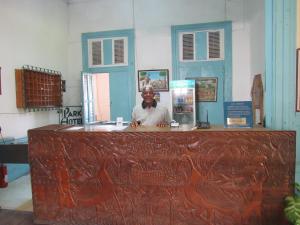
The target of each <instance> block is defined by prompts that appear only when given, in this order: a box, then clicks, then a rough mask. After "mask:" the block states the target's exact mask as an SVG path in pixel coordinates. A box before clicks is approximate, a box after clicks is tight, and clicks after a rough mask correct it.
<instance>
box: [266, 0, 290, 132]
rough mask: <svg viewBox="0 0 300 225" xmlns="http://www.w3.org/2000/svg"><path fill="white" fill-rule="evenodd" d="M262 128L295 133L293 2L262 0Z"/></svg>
mask: <svg viewBox="0 0 300 225" xmlns="http://www.w3.org/2000/svg"><path fill="white" fill-rule="evenodd" d="M265 15H266V17H265V20H266V26H265V27H266V43H265V45H266V49H265V51H266V94H265V114H266V126H267V127H269V128H274V129H295V122H296V121H295V91H296V90H295V73H296V71H295V60H296V58H295V57H296V54H295V49H296V0H266V2H265Z"/></svg>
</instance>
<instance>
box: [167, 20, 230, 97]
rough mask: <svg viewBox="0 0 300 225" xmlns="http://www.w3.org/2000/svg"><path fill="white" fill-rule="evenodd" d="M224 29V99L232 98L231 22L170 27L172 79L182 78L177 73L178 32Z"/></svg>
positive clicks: (178, 53)
mask: <svg viewBox="0 0 300 225" xmlns="http://www.w3.org/2000/svg"><path fill="white" fill-rule="evenodd" d="M218 29H224V65H225V68H224V93H223V97H224V101H231V100H232V22H231V21H225V22H210V23H199V24H188V25H175V26H172V27H171V38H172V71H173V78H172V79H173V80H180V79H184V78H183V77H181V75H180V73H179V66H180V65H179V64H180V62H179V55H180V49H179V45H178V44H179V33H181V32H190V31H201V30H202V31H205V30H218Z"/></svg>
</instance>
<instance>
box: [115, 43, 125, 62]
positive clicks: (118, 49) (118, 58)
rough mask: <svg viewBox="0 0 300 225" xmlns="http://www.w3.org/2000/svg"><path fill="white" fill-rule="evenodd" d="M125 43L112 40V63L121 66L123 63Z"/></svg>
mask: <svg viewBox="0 0 300 225" xmlns="http://www.w3.org/2000/svg"><path fill="white" fill-rule="evenodd" d="M124 55H125V43H124V39H117V40H114V63H115V64H123V63H125V57H124Z"/></svg>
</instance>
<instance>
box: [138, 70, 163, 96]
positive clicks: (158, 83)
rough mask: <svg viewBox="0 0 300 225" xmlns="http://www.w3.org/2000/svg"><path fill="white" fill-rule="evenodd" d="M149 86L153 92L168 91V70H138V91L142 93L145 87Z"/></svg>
mask: <svg viewBox="0 0 300 225" xmlns="http://www.w3.org/2000/svg"><path fill="white" fill-rule="evenodd" d="M147 84H150V85H151V86H152V87H153V89H154V91H155V92H163V91H169V70H168V69H153V70H138V90H139V92H142V90H143V88H144V87H145V85H147Z"/></svg>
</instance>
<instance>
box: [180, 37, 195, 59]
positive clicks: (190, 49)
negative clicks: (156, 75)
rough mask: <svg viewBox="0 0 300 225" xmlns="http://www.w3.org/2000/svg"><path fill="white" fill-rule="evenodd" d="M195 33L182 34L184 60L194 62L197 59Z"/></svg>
mask: <svg viewBox="0 0 300 225" xmlns="http://www.w3.org/2000/svg"><path fill="white" fill-rule="evenodd" d="M194 39H195V35H194V33H189V34H182V60H194V57H195V48H194V47H195V46H194V43H195V40H194Z"/></svg>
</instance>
